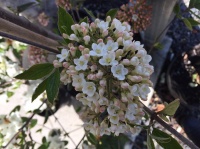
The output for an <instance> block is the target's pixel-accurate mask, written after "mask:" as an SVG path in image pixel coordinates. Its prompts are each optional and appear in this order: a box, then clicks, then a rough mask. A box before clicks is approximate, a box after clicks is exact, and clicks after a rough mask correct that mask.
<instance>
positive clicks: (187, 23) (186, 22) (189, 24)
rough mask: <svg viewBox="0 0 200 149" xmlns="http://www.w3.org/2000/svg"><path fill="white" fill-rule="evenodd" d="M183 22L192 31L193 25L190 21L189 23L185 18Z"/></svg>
mask: <svg viewBox="0 0 200 149" xmlns="http://www.w3.org/2000/svg"><path fill="white" fill-rule="evenodd" d="M183 22H184V23H185V26H187V28H188V29H189V30H191V31H192V25H191V23H190V21H188V19H186V18H184V19H183Z"/></svg>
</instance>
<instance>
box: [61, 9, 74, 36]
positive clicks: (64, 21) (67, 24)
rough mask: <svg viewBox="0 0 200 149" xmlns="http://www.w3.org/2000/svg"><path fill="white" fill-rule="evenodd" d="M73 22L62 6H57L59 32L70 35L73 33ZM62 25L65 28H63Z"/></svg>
mask: <svg viewBox="0 0 200 149" xmlns="http://www.w3.org/2000/svg"><path fill="white" fill-rule="evenodd" d="M73 24H74V20H73V18H72V16H71V15H70V14H69V13H68V12H66V10H65V9H64V8H62V7H59V8H58V28H59V30H60V33H61V34H62V33H65V34H67V35H70V34H72V33H73V31H72V29H71V26H72V25H73ZM63 27H64V28H65V29H63Z"/></svg>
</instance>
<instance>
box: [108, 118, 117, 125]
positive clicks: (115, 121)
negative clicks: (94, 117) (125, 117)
mask: <svg viewBox="0 0 200 149" xmlns="http://www.w3.org/2000/svg"><path fill="white" fill-rule="evenodd" d="M109 118H110V122H111V123H113V124H116V125H117V124H118V123H119V116H109Z"/></svg>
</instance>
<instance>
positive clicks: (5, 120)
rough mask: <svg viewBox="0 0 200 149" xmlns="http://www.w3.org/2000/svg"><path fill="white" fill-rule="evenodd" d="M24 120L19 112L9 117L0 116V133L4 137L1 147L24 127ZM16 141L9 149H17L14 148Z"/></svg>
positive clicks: (1, 140)
mask: <svg viewBox="0 0 200 149" xmlns="http://www.w3.org/2000/svg"><path fill="white" fill-rule="evenodd" d="M22 124H23V123H22V119H21V117H20V116H19V113H18V112H12V113H11V114H10V115H9V116H5V115H0V133H1V135H2V136H3V137H0V147H1V146H5V145H6V144H7V143H8V142H9V141H10V139H11V138H12V137H13V136H14V135H15V134H16V133H17V132H18V131H19V128H20V127H21V126H22ZM15 141H16V140H13V142H12V143H10V144H9V145H8V147H7V148H8V149H15V148H17V147H15V146H14V143H15Z"/></svg>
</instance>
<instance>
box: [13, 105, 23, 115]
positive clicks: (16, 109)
mask: <svg viewBox="0 0 200 149" xmlns="http://www.w3.org/2000/svg"><path fill="white" fill-rule="evenodd" d="M20 109H21V106H19V105H18V106H16V107H15V108H14V109H13V110H12V111H10V114H11V113H12V112H15V111H19V110H20Z"/></svg>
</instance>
